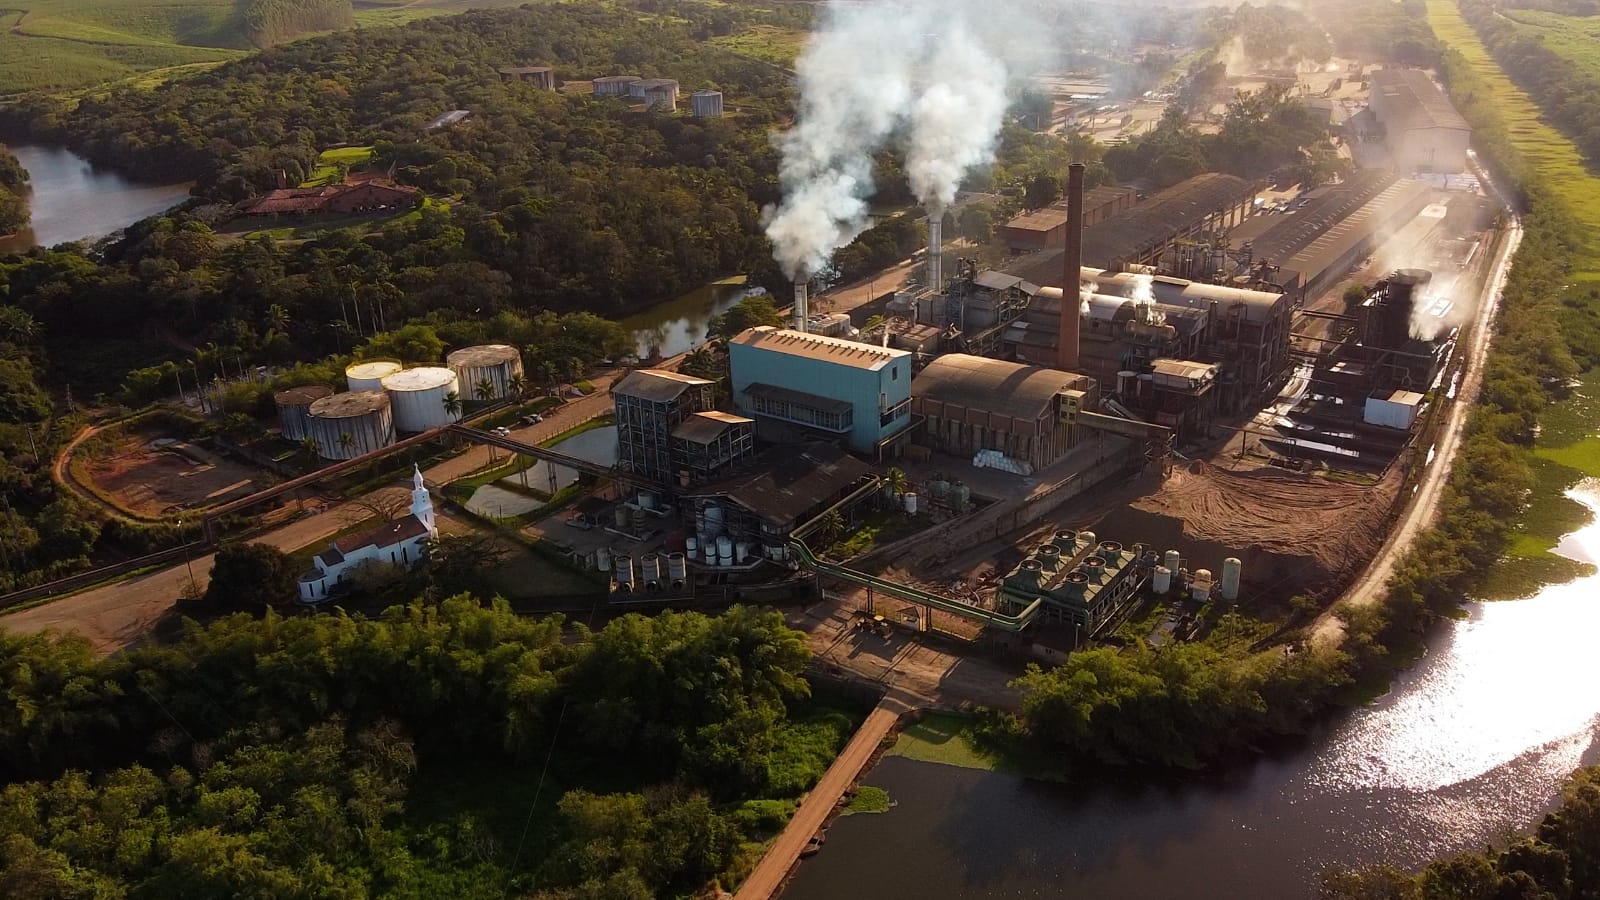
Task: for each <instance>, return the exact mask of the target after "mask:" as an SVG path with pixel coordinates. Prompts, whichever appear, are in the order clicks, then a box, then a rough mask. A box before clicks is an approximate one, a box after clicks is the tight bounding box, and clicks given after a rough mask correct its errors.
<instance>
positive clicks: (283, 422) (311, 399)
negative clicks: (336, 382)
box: [272, 384, 333, 441]
mask: <svg viewBox="0 0 1600 900" xmlns="http://www.w3.org/2000/svg"><path fill="white" fill-rule="evenodd" d="M332 396H333V388H331V387H329V386H328V385H325V384H307V385H302V386H300V387H295V388H289V389H288V390H286V391H279V392H278V393H276V394H273V395H272V402H273V403H274V404H275V405H276V406H277V407H278V430H279V432H280V433H281V434H282V435H283V439H284V440H286V441H303V440H305V439H306V438H308V437H310V436H311V404H313V403H315V402H317V401H318V400H321V399H322V398H323V397H332Z"/></svg>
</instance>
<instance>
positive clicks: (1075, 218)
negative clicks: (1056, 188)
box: [1056, 163, 1084, 372]
mask: <svg viewBox="0 0 1600 900" xmlns="http://www.w3.org/2000/svg"><path fill="white" fill-rule="evenodd" d="M1083 172H1084V165H1083V163H1073V164H1072V165H1070V166H1068V167H1067V248H1066V252H1065V253H1063V254H1062V255H1061V265H1062V271H1061V330H1060V333H1059V335H1058V337H1057V340H1056V368H1058V369H1061V370H1062V371H1065V372H1077V371H1078V333H1079V329H1080V328H1081V327H1082V326H1081V325H1080V323H1079V322H1078V318H1079V317H1078V315H1077V305H1078V302H1079V300H1078V298H1079V297H1080V296H1081V295H1082V293H1083V287H1082V284H1083V275H1082V268H1083Z"/></svg>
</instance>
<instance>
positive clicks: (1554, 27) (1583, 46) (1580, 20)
mask: <svg viewBox="0 0 1600 900" xmlns="http://www.w3.org/2000/svg"><path fill="white" fill-rule="evenodd" d="M1506 17H1507V18H1509V19H1511V20H1513V21H1515V22H1516V23H1517V24H1518V25H1521V26H1523V28H1521V29H1519V30H1521V31H1523V32H1525V33H1527V34H1530V35H1532V36H1534V37H1537V38H1538V39H1539V40H1540V41H1541V42H1543V44H1544V45H1545V46H1546V47H1549V48H1550V49H1551V50H1554V51H1555V52H1556V53H1557V54H1559V55H1561V56H1564V57H1566V58H1567V59H1569V60H1571V61H1572V62H1574V63H1577V64H1578V65H1579V66H1580V67H1582V68H1584V69H1587V70H1588V72H1589V74H1590V75H1593V76H1600V18H1596V17H1586V16H1564V15H1562V14H1560V13H1553V12H1545V11H1544V10H1538V9H1512V10H1507V11H1506Z"/></svg>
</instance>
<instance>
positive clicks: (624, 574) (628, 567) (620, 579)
mask: <svg viewBox="0 0 1600 900" xmlns="http://www.w3.org/2000/svg"><path fill="white" fill-rule="evenodd" d="M611 572H612V575H614V576H615V577H616V580H617V590H619V591H631V590H633V557H631V556H613V557H612V558H611Z"/></svg>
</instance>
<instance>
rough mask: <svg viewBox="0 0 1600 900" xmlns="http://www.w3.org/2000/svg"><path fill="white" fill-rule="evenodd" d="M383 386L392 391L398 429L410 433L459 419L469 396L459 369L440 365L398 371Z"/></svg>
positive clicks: (385, 380) (390, 396) (391, 396)
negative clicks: (458, 375)
mask: <svg viewBox="0 0 1600 900" xmlns="http://www.w3.org/2000/svg"><path fill="white" fill-rule="evenodd" d="M383 389H384V390H386V391H388V392H389V400H390V401H391V402H392V403H393V405H394V427H395V430H396V431H404V432H410V433H416V432H420V431H427V430H429V429H431V428H442V427H444V426H446V425H449V424H450V423H452V422H457V421H460V419H461V406H460V404H461V403H464V402H466V400H467V398H466V397H464V396H462V394H461V380H460V379H458V378H456V373H454V372H452V371H450V370H449V369H442V368H439V367H438V366H421V367H418V368H415V369H405V370H403V371H400V372H396V373H394V374H393V375H389V376H387V377H385V378H384V379H383ZM452 394H453V395H455V396H454V397H453V398H452V397H451V395H452ZM452 400H454V402H455V405H454V410H453V411H452V408H451V401H452Z"/></svg>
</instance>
